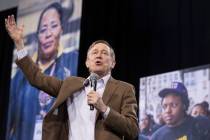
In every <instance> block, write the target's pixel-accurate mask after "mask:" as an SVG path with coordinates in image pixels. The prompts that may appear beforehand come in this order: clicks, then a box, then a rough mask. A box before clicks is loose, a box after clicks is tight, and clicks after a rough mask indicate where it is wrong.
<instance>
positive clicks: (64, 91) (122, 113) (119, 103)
mask: <svg viewBox="0 0 210 140" xmlns="http://www.w3.org/2000/svg"><path fill="white" fill-rule="evenodd" d="M16 63H17V65H18V66H19V67H20V68H21V69H22V71H23V72H24V74H25V76H26V77H27V79H28V80H29V82H30V83H31V85H33V86H35V87H37V88H38V89H40V90H43V91H45V92H46V93H48V94H50V95H51V96H54V97H57V98H56V100H55V102H54V104H53V106H52V108H51V110H50V111H49V112H48V114H47V115H46V117H45V119H44V122H43V133H42V139H43V140H68V132H69V125H71V124H69V123H68V120H69V119H68V112H67V105H66V99H67V98H68V97H69V96H71V95H72V94H73V93H75V92H76V91H78V90H81V89H82V88H84V87H83V82H84V80H85V79H84V78H81V77H73V76H72V77H69V78H67V79H65V80H63V81H62V80H59V79H57V78H55V77H50V76H46V75H44V74H43V73H41V71H40V70H39V68H38V67H37V65H36V64H34V63H33V61H32V60H31V59H30V57H28V56H26V57H24V58H23V59H21V60H19V61H16ZM102 99H103V101H104V103H105V104H106V105H108V106H109V107H110V112H109V114H108V116H107V118H106V119H103V118H102V116H101V114H100V113H99V112H97V114H96V124H95V125H96V126H95V140H122V139H124V140H132V139H135V138H136V137H137V135H138V122H137V114H136V111H137V102H136V98H135V91H134V87H133V86H132V85H131V84H128V83H125V82H122V81H119V80H115V79H113V78H110V79H109V81H108V83H107V86H106V88H105V91H104V94H103V97H102ZM81 125H83V124H81Z"/></svg>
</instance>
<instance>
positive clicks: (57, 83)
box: [16, 56, 63, 97]
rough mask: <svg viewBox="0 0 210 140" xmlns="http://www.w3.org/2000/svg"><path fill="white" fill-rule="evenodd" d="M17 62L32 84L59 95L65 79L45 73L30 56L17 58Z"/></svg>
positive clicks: (51, 93) (50, 93)
mask: <svg viewBox="0 0 210 140" xmlns="http://www.w3.org/2000/svg"><path fill="white" fill-rule="evenodd" d="M16 64H17V65H18V67H19V68H20V69H21V70H22V71H23V73H24V75H25V76H26V78H27V80H28V81H29V83H30V84H31V85H32V86H34V87H36V88H38V89H39V90H43V91H44V92H46V93H48V94H49V95H51V96H54V97H56V96H57V95H58V92H59V90H60V88H61V85H62V82H63V81H61V80H59V79H57V78H55V77H52V76H47V75H44V74H43V73H42V72H41V70H40V69H39V67H38V66H37V65H36V64H35V63H34V62H33V61H32V59H31V58H30V57H29V56H26V57H24V58H22V59H20V60H16Z"/></svg>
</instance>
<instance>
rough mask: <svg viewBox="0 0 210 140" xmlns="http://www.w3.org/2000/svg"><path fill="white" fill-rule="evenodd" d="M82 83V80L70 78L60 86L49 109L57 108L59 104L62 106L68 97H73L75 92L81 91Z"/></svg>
mask: <svg viewBox="0 0 210 140" xmlns="http://www.w3.org/2000/svg"><path fill="white" fill-rule="evenodd" d="M83 82H84V78H77V77H71V78H68V79H67V80H65V81H64V83H63V84H62V86H61V90H60V92H59V94H58V96H57V98H56V100H55V102H54V104H53V106H52V107H51V110H54V109H55V108H57V107H58V106H59V105H60V104H62V103H63V102H64V101H65V100H66V99H67V98H68V97H69V96H71V95H73V93H75V92H76V91H78V90H80V89H82V88H83V87H84V86H83Z"/></svg>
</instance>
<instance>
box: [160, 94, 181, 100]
mask: <svg viewBox="0 0 210 140" xmlns="http://www.w3.org/2000/svg"><path fill="white" fill-rule="evenodd" d="M167 101H174V102H175V101H181V97H180V96H177V95H175V94H173V93H169V94H168V95H166V96H165V97H164V98H163V102H167Z"/></svg>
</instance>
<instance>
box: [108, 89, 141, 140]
mask: <svg viewBox="0 0 210 140" xmlns="http://www.w3.org/2000/svg"><path fill="white" fill-rule="evenodd" d="M121 104H122V105H121V112H120V113H119V112H117V111H115V110H114V109H112V108H110V112H109V114H108V116H107V118H106V119H105V122H104V123H105V125H106V126H107V127H109V128H111V129H112V130H113V131H114V132H116V133H118V134H120V135H122V136H124V139H126V140H127V139H128V140H133V139H135V138H136V137H137V135H138V131H139V129H138V121H137V101H136V97H135V92H134V88H133V87H131V86H129V88H127V90H126V91H125V92H124V94H123V99H122V102H121Z"/></svg>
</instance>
